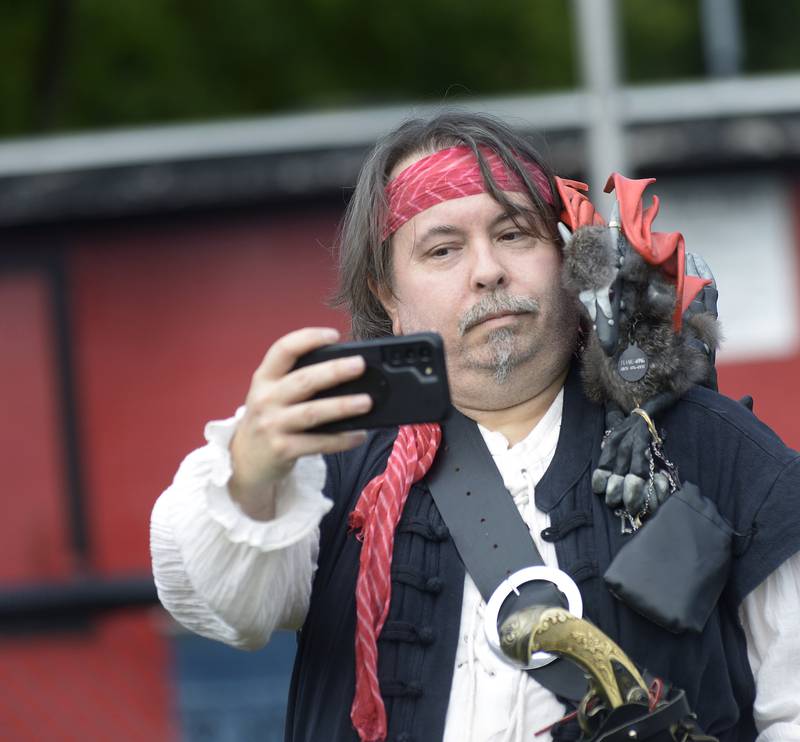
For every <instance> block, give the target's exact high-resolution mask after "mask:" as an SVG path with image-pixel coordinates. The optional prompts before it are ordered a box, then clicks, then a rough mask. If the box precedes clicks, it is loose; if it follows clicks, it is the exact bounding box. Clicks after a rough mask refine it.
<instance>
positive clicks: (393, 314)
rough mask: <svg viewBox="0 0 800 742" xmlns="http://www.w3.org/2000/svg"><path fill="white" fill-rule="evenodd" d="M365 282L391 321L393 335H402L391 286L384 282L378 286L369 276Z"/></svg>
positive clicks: (395, 300)
mask: <svg viewBox="0 0 800 742" xmlns="http://www.w3.org/2000/svg"><path fill="white" fill-rule="evenodd" d="M367 284H368V285H369V290H370V291H371V292H372V295H373V296H374V297H375V298H376V299H377V300H378V301H379V302H380V303H381V306H382V307H383V309H384V311H385V312H386V314H388V315H389V319H390V320H391V322H392V332H393V333H394V334H395V335H402V334H403V328H402V325H401V324H400V317H399V315H398V312H397V297H396V296H395V295H394V294H393V293H392V290H391V288H389V287H388V286H387V285H386V284H382V285H380V286H379V285H378V284H377V283H376V282H375V280H374V279H373V278H372V277H371V276H370V277H369V278H368V279H367Z"/></svg>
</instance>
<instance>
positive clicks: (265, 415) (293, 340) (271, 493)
mask: <svg viewBox="0 0 800 742" xmlns="http://www.w3.org/2000/svg"><path fill="white" fill-rule="evenodd" d="M338 339H339V333H338V332H337V331H336V330H334V329H331V328H323V327H307V328H305V329H302V330H297V331H295V332H291V333H289V334H288V335H284V336H283V337H282V338H280V339H279V340H277V341H276V342H275V344H274V345H272V347H271V348H270V349H269V350H268V351H267V354H266V355H265V356H264V360H263V361H262V362H261V365H260V366H259V367H258V368H257V369H256V371H255V373H254V374H253V381H252V383H251V385H250V390H249V391H248V393H247V400H246V402H245V413H244V417H243V418H242V420H241V421H240V423H239V425H238V427H237V429H236V432H235V434H234V436H233V439H232V441H231V445H230V450H231V462H232V467H233V475H232V476H231V479H230V482H229V485H228V487H229V490H230V493H231V497H232V498H233V499H234V500H235V501H236V502H237V503H238V504H239V505H240V506H241V508H242V510H243V511H244V512H245V513H246V514H247V515H249V516H250V517H252V518H256V519H258V520H271V519H272V518H274V517H275V497H276V492H277V483H278V482H279V481H280V480H281V479H282V478H283V477H284V476H286V474H287V473H288V472H289V470H290V469H291V468H292V466H293V465H294V462H295V461H296V460H297V459H298V458H299V457H300V456H305V455H309V454H317V453H336V452H338V451H345V450H347V449H349V448H354V447H355V446H357V445H359V444H360V443H362V442H363V441H364V439H365V437H366V434H365V433H364V432H363V431H355V432H346V433H307V432H306V431H307V430H308V429H309V428H313V427H315V426H317V425H321V424H322V423H327V422H331V421H333V420H341V419H343V418H347V417H353V416H354V415H361V414H364V413H365V412H367V411H368V410H369V409H370V407H372V399H371V398H370V396H369V395H368V394H354V395H348V396H340V397H330V398H327V399H316V400H311V397H313V396H314V395H315V394H316V393H317V392H319V391H322V390H323V389H328V388H330V387H333V386H336V385H337V384H341V383H343V382H345V381H350V380H351V379H355V378H357V377H359V376H361V374H362V373H364V368H365V364H364V359H363V358H362V357H361V356H350V357H348V358H338V359H336V360H332V361H325V362H324V363H317V364H314V365H312V366H306V367H305V368H301V369H297V370H296V371H292V368H293V367H294V365H295V363H296V362H297V359H298V358H299V357H300V356H301V355H303V354H304V353H307V352H308V351H310V350H314V349H315V348H318V347H320V346H322V345H328V344H330V343H334V342H336V341H337V340H338Z"/></svg>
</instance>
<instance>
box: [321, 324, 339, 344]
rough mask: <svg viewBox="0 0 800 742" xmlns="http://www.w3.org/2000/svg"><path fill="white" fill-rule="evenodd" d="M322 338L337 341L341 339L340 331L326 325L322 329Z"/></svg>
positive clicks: (327, 340) (330, 341)
mask: <svg viewBox="0 0 800 742" xmlns="http://www.w3.org/2000/svg"><path fill="white" fill-rule="evenodd" d="M322 339H323V340H325V341H326V342H328V343H335V342H336V341H337V340H338V339H339V331H338V330H334V329H333V328H332V327H326V328H325V329H324V330H323V331H322Z"/></svg>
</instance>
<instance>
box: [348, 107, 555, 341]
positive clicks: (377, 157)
mask: <svg viewBox="0 0 800 742" xmlns="http://www.w3.org/2000/svg"><path fill="white" fill-rule="evenodd" d="M459 145H462V146H467V147H469V148H470V149H471V150H472V151H473V152H474V153H475V156H476V158H477V160H478V162H479V164H480V168H481V173H482V174H483V178H484V181H485V182H486V190H487V192H488V193H489V194H490V195H491V196H492V198H494V199H495V200H496V201H497V202H498V203H499V204H501V205H502V206H503V207H504V208H505V209H507V210H508V213H509V214H511V215H512V218H514V216H515V215H516V216H518V217H520V223H519V226H522V225H523V224H524V225H525V228H526V230H528V231H530V232H533V233H534V234H535V235H536V236H537V237H546V238H548V239H552V240H554V241H556V242H559V241H560V240H559V237H558V231H557V229H556V224H557V222H558V214H559V211H560V200H559V197H558V191H557V190H556V187H555V182H554V179H553V178H554V176H553V172H552V170H551V169H550V168H549V167H548V166H547V165H546V164H545V163H544V162H543V160H542V158H541V156H540V155H539V153H538V152H537V151H536V150H535V149H534V148H533V146H532V145H531V144H530V142H528V141H527V140H526V139H525V138H524V137H523V136H521V135H520V134H518V133H516V132H515V131H513V130H512V129H511V128H510V127H509V126H508V125H506V124H505V123H503V122H502V121H499V120H498V119H496V118H493V117H492V116H488V115H486V114H477V113H464V112H457V111H449V112H445V113H440V114H438V115H436V116H434V117H432V118H430V119H412V120H410V121H407V122H405V123H404V124H402V125H401V126H400V127H398V128H397V129H396V130H395V131H393V132H391V133H390V134H388V135H387V136H385V137H384V138H383V139H381V140H380V141H379V142H378V143H377V144H376V146H375V148H374V149H373V150H372V152H371V154H370V155H369V156H368V157H367V159H366V161H365V162H364V165H363V166H362V168H361V172H360V174H359V176H358V181H357V183H356V187H355V191H354V192H353V195H352V197H351V199H350V202H349V204H348V206H347V210H346V212H345V215H344V219H343V221H342V225H341V229H340V232H339V238H338V241H337V257H338V270H339V290H338V292H337V294H336V295H335V296H334V298H333V303H334V304H335V305H337V306H343V307H345V308H346V309H347V310H348V311H349V313H350V317H351V329H352V334H353V337H354V338H355V339H357V340H364V339H367V338H377V337H384V336H386V335H391V334H392V325H391V321H390V319H389V316H388V315H387V314H386V311H385V310H384V308H383V306H382V305H381V303H380V301H379V300H378V297H377V296H376V295H375V293H374V290H375V289H376V288H388V289H389V290H391V288H392V275H391V239H392V238H391V236H390V237H388V238H387V239H385V240H383V239H381V236H382V230H383V228H384V225H385V224H386V222H387V219H388V204H387V202H386V196H385V190H384V189H385V187H386V183H387V182H388V180H389V174H390V173H391V172H392V170H393V169H394V167H395V166H396V165H397V164H398V163H399V162H401V161H402V160H404V159H406V158H408V157H410V156H412V155H427V154H433V153H434V152H438V151H439V150H441V149H446V148H448V147H455V146H459ZM479 147H487V148H489V149H491V150H493V151H494V152H495V153H496V154H497V155H498V156H499V157H500V158H501V159H502V160H503V162H504V163H505V165H506V167H507V168H508V169H509V171H510V172H513V173H515V174H516V175H517V176H518V177H519V178H520V179H521V180H522V181H523V182H524V184H525V188H526V191H527V196H528V198H529V200H530V208H523V207H520V206H519V205H517V204H515V203H513V202H511V201H510V200H509V199H508V198H507V197H506V195H505V194H504V193H503V191H501V190H500V189H499V188H498V187H497V185H496V183H495V182H494V179H493V178H492V175H491V172H490V169H489V167H488V166H487V164H486V162H485V160H484V158H483V156H482V154H481V152H480V150H479ZM521 160H524V161H527V162H529V163H533V164H535V165H537V166H538V167H539V168H540V169H541V171H542V173H543V174H544V176H545V178H546V179H547V183H548V188H549V191H550V194H549V195H550V196H551V199H552V201H553V203H554V204H555V206H551V205H550V204H549V203H547V201H546V200H545V198H544V197H543V195H542V194H541V192H540V191H539V189H538V188H537V186H536V184H535V183H534V182H533V181H532V180H531V178H530V176H529V175H528V173H527V172H526V170H525V168H524V167H522V166H521V165H520V161H521ZM515 221H516V219H515Z"/></svg>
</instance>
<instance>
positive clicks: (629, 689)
mask: <svg viewBox="0 0 800 742" xmlns="http://www.w3.org/2000/svg"><path fill="white" fill-rule="evenodd" d="M500 647H501V648H502V650H503V652H504V653H505V654H506V655H508V656H509V657H510V658H512V659H514V660H516V661H518V662H526V661H527V660H528V658H529V657H530V656H531V654H532V653H533V652H539V651H544V652H552V653H553V654H557V655H560V656H563V657H566V658H567V659H569V660H572V662H574V663H576V664H577V665H578V666H579V667H580V668H581V669H582V670H583V671H584V672H586V674H587V675H588V676H589V680H590V691H589V694H588V695H587V698H588V697H589V696H592V695H593V694H595V695H596V696H597V697H598V699H599V700H600V701H601V702H602V704H603V705H604V706H605V707H606V708H608V709H614V708H618V707H619V706H622V705H623V704H626V703H643V704H646V703H647V700H648V693H647V686H646V685H645V682H644V680H643V678H642V676H641V674H640V673H639V671H638V670H637V669H636V667H635V666H634V664H633V662H631V660H630V659H629V658H628V656H627V655H626V654H625V652H623V651H622V649H620V648H619V646H618V645H617V644H615V643H614V642H613V641H612V640H611V639H609V638H608V637H607V636H606V635H605V634H604V633H603V632H602V631H600V629H598V628H597V627H596V626H594V625H593V624H591V623H589V622H588V621H585V620H584V619H582V618H578V617H577V616H574V615H572V614H571V613H570V612H569V611H567V610H565V609H564V608H554V607H551V606H542V605H535V606H531V607H529V608H524V609H523V610H520V611H517V612H516V613H513V614H512V615H511V616H509V618H508V619H507V620H506V621H505V622H504V623H503V625H502V626H501V627H500ZM586 700H587V699H584V701H586ZM585 705H586V704H585V703H584V706H585Z"/></svg>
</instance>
